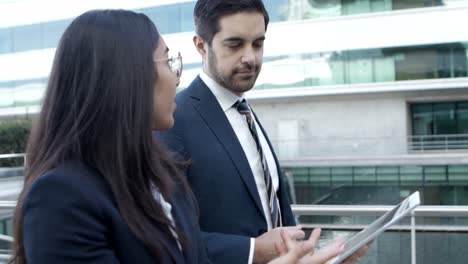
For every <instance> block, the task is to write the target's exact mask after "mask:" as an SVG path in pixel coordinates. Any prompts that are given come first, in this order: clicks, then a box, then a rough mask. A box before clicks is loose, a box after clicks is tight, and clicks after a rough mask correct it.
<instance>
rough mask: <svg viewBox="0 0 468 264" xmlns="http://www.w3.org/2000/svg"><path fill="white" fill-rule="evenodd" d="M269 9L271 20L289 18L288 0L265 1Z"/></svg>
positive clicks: (276, 20)
mask: <svg viewBox="0 0 468 264" xmlns="http://www.w3.org/2000/svg"><path fill="white" fill-rule="evenodd" d="M263 3H264V5H265V8H266V9H267V11H268V16H269V17H270V23H271V22H278V21H285V20H287V19H288V13H289V4H288V0H268V1H263Z"/></svg>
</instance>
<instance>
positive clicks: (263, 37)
mask: <svg viewBox="0 0 468 264" xmlns="http://www.w3.org/2000/svg"><path fill="white" fill-rule="evenodd" d="M259 40H265V36H261V37H259V38H256V39H255V41H259Z"/></svg>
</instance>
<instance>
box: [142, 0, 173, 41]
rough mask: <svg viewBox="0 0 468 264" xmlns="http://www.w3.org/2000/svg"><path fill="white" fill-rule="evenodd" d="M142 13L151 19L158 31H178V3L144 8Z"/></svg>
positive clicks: (167, 32)
mask: <svg viewBox="0 0 468 264" xmlns="http://www.w3.org/2000/svg"><path fill="white" fill-rule="evenodd" d="M144 13H145V14H146V15H148V16H149V17H150V18H151V20H153V22H154V23H155V24H156V26H157V28H158V31H159V33H161V34H169V33H176V32H180V24H181V19H180V7H179V5H166V6H157V7H154V8H151V9H145V10H144Z"/></svg>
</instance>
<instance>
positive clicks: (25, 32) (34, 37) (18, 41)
mask: <svg viewBox="0 0 468 264" xmlns="http://www.w3.org/2000/svg"><path fill="white" fill-rule="evenodd" d="M41 25H42V24H36V25H30V26H22V27H17V28H14V29H13V50H14V51H26V50H32V49H41V48H42V32H41Z"/></svg>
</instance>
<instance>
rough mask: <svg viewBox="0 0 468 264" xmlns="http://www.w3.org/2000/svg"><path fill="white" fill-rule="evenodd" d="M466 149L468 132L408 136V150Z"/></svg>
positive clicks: (467, 147) (467, 146)
mask: <svg viewBox="0 0 468 264" xmlns="http://www.w3.org/2000/svg"><path fill="white" fill-rule="evenodd" d="M461 149H465V150H466V149H468V134H457V135H424V136H409V137H408V150H409V151H413V152H423V153H424V152H427V151H445V152H448V151H453V150H461Z"/></svg>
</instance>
